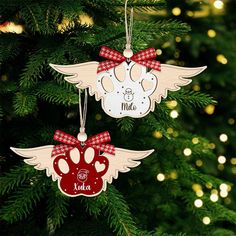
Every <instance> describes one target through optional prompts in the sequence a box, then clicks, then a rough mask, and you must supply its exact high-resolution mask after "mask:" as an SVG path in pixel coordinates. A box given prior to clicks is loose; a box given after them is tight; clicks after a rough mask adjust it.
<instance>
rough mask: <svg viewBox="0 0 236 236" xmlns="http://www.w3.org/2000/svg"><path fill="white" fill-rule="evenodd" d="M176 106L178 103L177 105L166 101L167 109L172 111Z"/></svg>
mask: <svg viewBox="0 0 236 236" xmlns="http://www.w3.org/2000/svg"><path fill="white" fill-rule="evenodd" d="M177 105H178V103H177V102H176V101H175V100H172V101H167V102H166V106H167V107H168V108H169V109H174V108H175V107H176V106H177Z"/></svg>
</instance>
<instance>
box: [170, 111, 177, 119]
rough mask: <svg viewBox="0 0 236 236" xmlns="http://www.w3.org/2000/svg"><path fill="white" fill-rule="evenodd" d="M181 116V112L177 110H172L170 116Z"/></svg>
mask: <svg viewBox="0 0 236 236" xmlns="http://www.w3.org/2000/svg"><path fill="white" fill-rule="evenodd" d="M178 116H179V113H178V112H177V111H176V110H173V111H171V112H170V117H171V118H173V119H176V118H177V117H178Z"/></svg>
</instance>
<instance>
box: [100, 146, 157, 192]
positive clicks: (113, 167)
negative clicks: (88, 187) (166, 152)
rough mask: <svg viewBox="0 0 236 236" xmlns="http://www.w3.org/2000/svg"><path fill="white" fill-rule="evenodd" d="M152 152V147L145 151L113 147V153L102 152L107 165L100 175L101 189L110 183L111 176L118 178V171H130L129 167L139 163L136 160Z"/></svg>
mask: <svg viewBox="0 0 236 236" xmlns="http://www.w3.org/2000/svg"><path fill="white" fill-rule="evenodd" d="M153 152H154V149H152V150H146V151H133V150H128V149H122V148H115V155H111V154H108V153H104V154H103V156H105V157H107V159H108V160H109V167H108V170H107V172H106V174H105V175H104V176H103V177H102V179H103V190H104V191H106V188H107V183H109V184H111V183H112V180H113V178H114V179H117V178H118V173H119V172H122V173H125V172H128V171H130V168H133V167H136V166H138V165H139V164H140V163H141V162H140V161H138V160H141V159H143V158H145V157H147V156H149V155H150V154H151V153H153Z"/></svg>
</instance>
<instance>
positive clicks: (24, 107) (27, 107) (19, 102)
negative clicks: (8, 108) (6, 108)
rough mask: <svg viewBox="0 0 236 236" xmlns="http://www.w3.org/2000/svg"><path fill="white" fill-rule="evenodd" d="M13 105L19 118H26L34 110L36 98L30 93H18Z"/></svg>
mask: <svg viewBox="0 0 236 236" xmlns="http://www.w3.org/2000/svg"><path fill="white" fill-rule="evenodd" d="M13 103H14V104H13V107H14V111H15V113H16V114H17V115H19V116H26V115H29V114H31V113H33V112H34V111H35V110H36V106H37V98H36V97H35V95H32V94H31V92H30V93H28V92H18V93H16V95H15V97H14V100H13Z"/></svg>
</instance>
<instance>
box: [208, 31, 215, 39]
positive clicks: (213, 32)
mask: <svg viewBox="0 0 236 236" xmlns="http://www.w3.org/2000/svg"><path fill="white" fill-rule="evenodd" d="M207 35H208V36H209V37H210V38H215V36H216V32H215V30H213V29H209V30H208V31H207Z"/></svg>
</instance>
